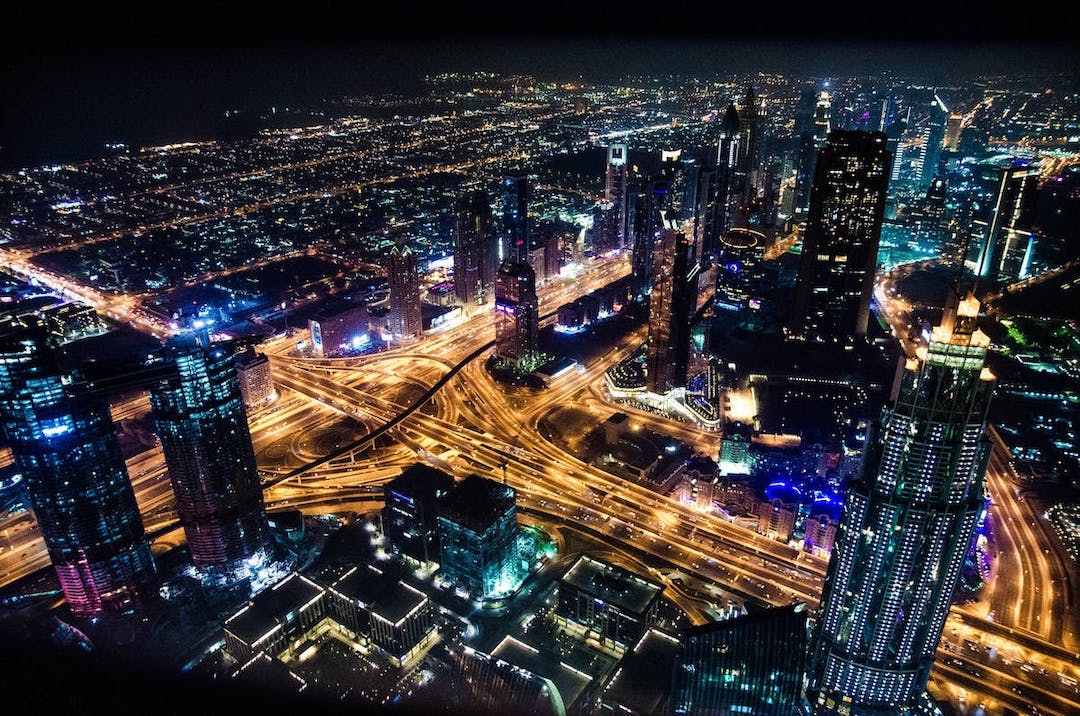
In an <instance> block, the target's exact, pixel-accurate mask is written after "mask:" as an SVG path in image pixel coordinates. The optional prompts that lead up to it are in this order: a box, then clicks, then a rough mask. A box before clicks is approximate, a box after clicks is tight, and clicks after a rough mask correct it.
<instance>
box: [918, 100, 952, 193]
mask: <svg viewBox="0 0 1080 716" xmlns="http://www.w3.org/2000/svg"><path fill="white" fill-rule="evenodd" d="M948 121H949V108H948V107H946V106H945V103H944V102H942V101H941V98H940V97H938V96H937V94H936V93H935V94H934V99H932V100H931V101H930V119H929V121H928V122H927V123H926V126H925V127H924V128H923V144H922V147H921V149H920V151H919V159H918V161H917V164H918V166H919V188H920V189H922V190H924V191H925V190H926V189H927V188H928V187H929V186H930V182H931V181H933V179H934V174H935V173H936V172H937V165H938V159H940V158H941V145H942V143H943V142H944V139H945V125H946V124H947V123H948Z"/></svg>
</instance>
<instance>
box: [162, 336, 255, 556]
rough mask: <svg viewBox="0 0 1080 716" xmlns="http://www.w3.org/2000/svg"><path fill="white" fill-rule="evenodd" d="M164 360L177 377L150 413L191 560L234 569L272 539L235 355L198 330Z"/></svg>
mask: <svg viewBox="0 0 1080 716" xmlns="http://www.w3.org/2000/svg"><path fill="white" fill-rule="evenodd" d="M165 357H166V358H167V359H168V360H170V361H171V362H172V363H173V364H174V365H175V366H176V372H175V373H173V374H172V375H170V376H168V377H165V378H162V379H161V380H160V381H158V382H157V383H156V384H155V385H154V386H152V387H151V388H150V407H151V409H152V411H153V415H154V426H155V429H156V431H157V434H158V437H159V438H160V439H161V449H162V452H163V453H164V454H165V464H166V465H167V466H168V468H169V480H170V482H172V488H173V494H174V495H175V497H176V512H177V514H178V516H179V517H180V524H181V525H182V526H183V528H184V535H185V536H186V537H187V543H188V550H189V551H190V553H191V561H192V562H193V563H194V565H195V567H196V568H199V569H206V570H211V571H215V572H225V571H230V570H234V569H236V568H238V567H241V566H242V563H243V562H244V561H246V560H250V559H252V558H255V557H259V556H260V555H261V554H262V555H265V554H266V553H268V552H269V551H270V550H271V549H272V537H271V534H270V528H269V526H268V525H267V523H266V510H265V507H264V506H263V495H262V486H261V485H260V484H259V471H258V468H257V467H256V465H255V451H254V450H253V449H252V447H251V434H250V433H249V432H248V423H247V414H246V413H245V412H244V405H243V402H242V401H241V399H240V386H239V382H238V380H237V377H236V369H235V367H234V365H233V356H232V354H230V353H229V352H228V351H226V350H225V349H224V348H222V347H220V346H213V345H210V341H209V336H208V334H207V333H206V332H205V331H203V332H201V333H196V334H181V335H179V336H174V337H173V338H171V339H169V342H168V344H166V347H165ZM221 576H227V575H224V574H223V575H221Z"/></svg>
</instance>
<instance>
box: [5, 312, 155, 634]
mask: <svg viewBox="0 0 1080 716" xmlns="http://www.w3.org/2000/svg"><path fill="white" fill-rule="evenodd" d="M79 379H80V376H79V375H77V374H73V373H67V372H64V371H62V370H61V369H60V367H59V366H58V363H57V359H56V357H55V353H54V352H53V348H52V346H50V345H49V344H48V342H47V339H46V336H45V334H44V332H43V331H38V330H36V329H33V328H31V329H25V328H20V327H16V328H14V329H12V330H10V331H7V332H6V333H5V334H4V335H3V336H2V337H0V421H2V423H3V430H4V434H5V436H6V438H7V442H8V444H9V445H10V446H11V451H12V456H13V457H14V460H15V465H16V467H17V468H18V470H19V472H20V473H21V474H22V476H23V480H24V484H25V485H26V490H27V493H28V495H29V498H30V506H31V508H32V509H33V512H34V517H35V518H36V520H37V524H38V527H39V529H40V530H41V535H42V537H43V538H44V540H45V546H46V548H47V549H48V552H49V558H50V560H51V561H52V564H53V567H54V568H55V569H56V574H57V576H58V577H59V579H60V586H61V588H62V589H63V592H64V597H65V599H66V600H67V603H68V606H69V607H70V608H71V610H72V611H73V612H74V613H75V614H78V615H80V616H97V615H100V614H105V613H109V614H115V613H126V612H131V611H134V609H135V608H136V607H137V606H138V604H139V602H140V601H141V599H142V597H144V596H145V595H146V594H148V593H150V592H151V591H153V589H154V582H155V580H156V568H155V566H154V560H153V557H152V555H151V553H150V546H149V544H148V543H147V541H146V535H145V533H144V531H143V524H142V519H141V518H140V515H139V506H138V504H136V502H135V494H134V492H133V491H132V488H131V482H130V479H129V478H128V474H127V467H126V465H125V464H124V458H123V455H122V454H121V453H120V445H119V443H118V441H117V438H116V433H115V432H114V429H113V420H112V415H111V414H110V412H109V405H108V402H107V401H106V400H105V399H104V398H102V397H100V396H98V395H96V394H93V393H91V392H90V391H88V390H85V389H83V388H82V387H81V383H80V382H79Z"/></svg>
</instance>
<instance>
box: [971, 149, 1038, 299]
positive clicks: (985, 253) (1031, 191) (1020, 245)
mask: <svg viewBox="0 0 1080 716" xmlns="http://www.w3.org/2000/svg"><path fill="white" fill-rule="evenodd" d="M1038 182H1039V164H1038V163H1037V162H1030V161H1027V160H1024V159H1010V160H1008V161H1006V162H1005V163H1003V164H1002V165H1001V166H1000V167H999V168H998V175H997V185H996V187H995V190H994V194H993V199H992V203H991V205H990V206H989V207H988V208H989V209H990V211H989V214H988V215H987V216H986V217H985V218H982V219H979V220H977V221H975V222H974V224H973V225H974V231H975V233H976V235H977V237H978V238H979V239H980V244H981V246H980V250H979V256H978V258H977V260H976V264H975V274H976V275H977V276H978V277H979V278H980V279H983V280H986V281H990V282H994V281H1014V280H1016V279H1018V278H1023V277H1024V276H1025V275H1027V271H1028V265H1029V264H1030V262H1031V250H1032V247H1033V244H1034V231H1033V230H1032V229H1033V222H1034V219H1035V199H1036V194H1037V193H1038Z"/></svg>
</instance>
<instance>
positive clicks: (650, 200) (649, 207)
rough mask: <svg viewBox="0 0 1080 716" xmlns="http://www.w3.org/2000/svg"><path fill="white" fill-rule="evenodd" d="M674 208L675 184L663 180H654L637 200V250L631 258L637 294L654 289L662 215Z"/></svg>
mask: <svg viewBox="0 0 1080 716" xmlns="http://www.w3.org/2000/svg"><path fill="white" fill-rule="evenodd" d="M670 208H671V184H670V182H669V181H668V180H667V178H665V177H663V176H657V177H653V178H652V179H651V180H650V181H648V182H647V183H646V184H645V187H644V189H643V191H641V192H640V194H639V195H638V196H637V197H636V201H635V203H634V210H635V212H634V214H635V215H634V250H633V255H632V256H631V270H632V273H633V276H634V284H635V290H636V291H645V290H646V289H648V288H649V286H651V285H652V279H653V254H654V251H653V249H654V244H655V238H656V230H657V228H659V227H660V225H661V212H663V211H667V210H668V209H670Z"/></svg>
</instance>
